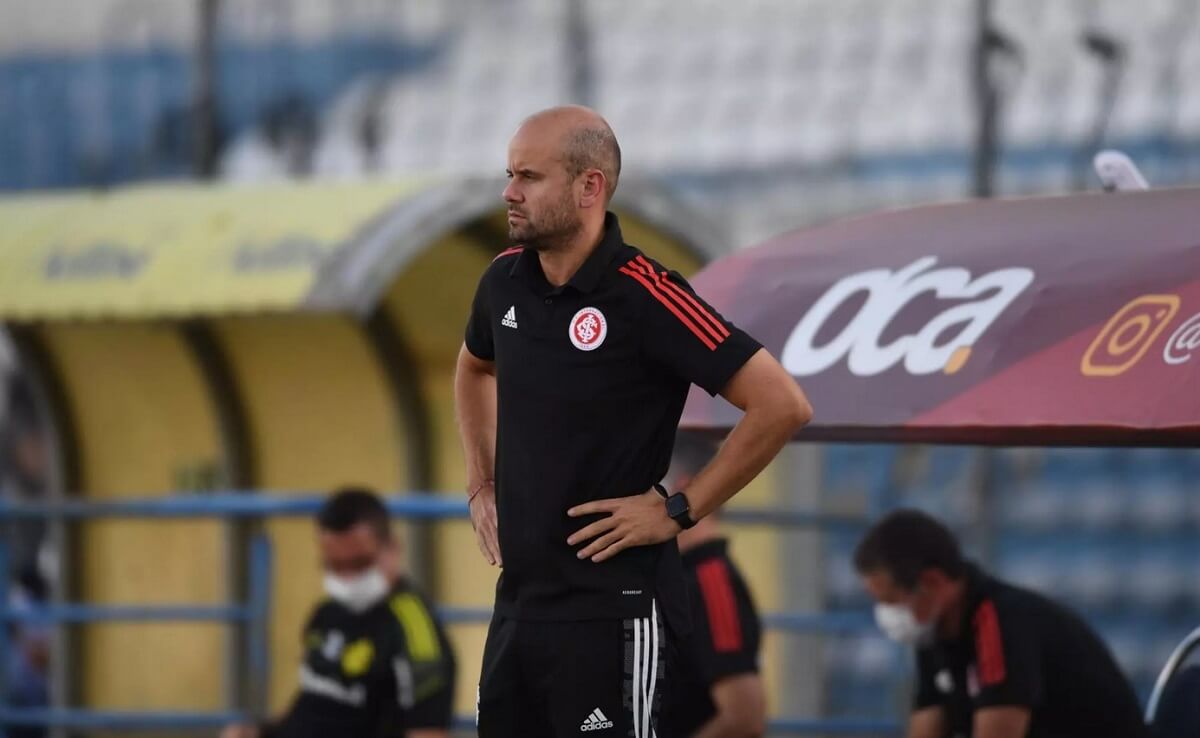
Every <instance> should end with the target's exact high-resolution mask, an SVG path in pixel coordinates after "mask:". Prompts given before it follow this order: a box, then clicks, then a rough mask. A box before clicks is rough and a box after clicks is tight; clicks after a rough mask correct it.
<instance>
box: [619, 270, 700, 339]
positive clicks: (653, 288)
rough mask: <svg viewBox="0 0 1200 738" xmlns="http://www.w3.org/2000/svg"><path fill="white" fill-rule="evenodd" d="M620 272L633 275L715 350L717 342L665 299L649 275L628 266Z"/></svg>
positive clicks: (655, 297) (685, 325)
mask: <svg viewBox="0 0 1200 738" xmlns="http://www.w3.org/2000/svg"><path fill="white" fill-rule="evenodd" d="M620 272H621V273H622V274H625V275H627V276H630V277H633V278H634V279H636V280H637V281H638V282H640V283H641V285H642V286H643V287H645V288H646V290H647V291H648V292H649V293H650V294H651V295H653V296H654V299H656V300H658V301H659V302H661V303H662V304H663V305H664V306H665V307H666V308H667V310H670V311H671V312H672V313H673V314H674V315H675V317H676V318H679V322H680V323H683V325H684V327H686V328H687V329H688V330H690V331H691V332H692V333H694V334H695V335H696V338H699V339H700V341H701V342H702V343H703V344H704V345H705V346H707V347H708V348H709V350H710V351H716V350H717V344H715V343H713V340H712V339H711V338H709V337H708V336H707V335H705V334H704V332H703V331H701V330H700V329H699V328H698V327H696V324H695V323H693V322H692V321H691V319H689V318H688V317H687V316H686V315H684V314H683V313H681V312H680V311H679V308H677V307H676V306H675V303H674V302H672V301H671V300H669V299H667V298H666V297H665V296H664V295H663V294H662V293H661V292H659V291H658V288H657V287H656V286H655V285H654V284H653V283H652V282H651V281H650V278H649V277H647V276H646V275H645V274H642V273H641V272H638V271H634V270H633V269H631V268H629V267H628V266H623V267H621V268H620Z"/></svg>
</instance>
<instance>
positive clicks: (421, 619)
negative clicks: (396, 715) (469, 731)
mask: <svg viewBox="0 0 1200 738" xmlns="http://www.w3.org/2000/svg"><path fill="white" fill-rule="evenodd" d="M390 605H391V608H392V612H393V614H394V615H395V616H396V619H397V620H398V621H399V623H400V626H401V628H402V629H403V631H404V641H405V645H406V649H405V653H403V654H399V655H397V656H396V660H395V662H394V664H393V668H394V669H395V670H396V679H397V699H398V700H399V702H400V704H399V707H400V710H401V712H403V714H404V726H405V732H404V735H405V738H448V737H449V735H450V728H451V721H452V720H453V710H454V683H455V678H456V675H457V668H456V664H455V658H454V651H453V649H452V648H451V646H450V640H449V638H447V636H446V632H445V630H444V629H443V628H442V625H441V623H439V622H438V621H437V619H436V618H435V617H434V615H433V611H432V609H431V608H430V607H429V603H428V602H426V601H425V599H424V598H423V597H421V596H420V595H418V594H416V593H415V592H405V593H402V594H399V595H396V596H394V597H393V598H392V600H391V602H390Z"/></svg>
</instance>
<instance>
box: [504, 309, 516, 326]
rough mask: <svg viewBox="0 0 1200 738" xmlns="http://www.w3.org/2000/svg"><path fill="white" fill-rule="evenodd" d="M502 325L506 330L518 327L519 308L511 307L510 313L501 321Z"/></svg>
mask: <svg viewBox="0 0 1200 738" xmlns="http://www.w3.org/2000/svg"><path fill="white" fill-rule="evenodd" d="M500 325H502V326H504V327H505V328H516V327H517V306H516V305H513V306H511V307H509V309H508V312H507V313H505V314H504V317H503V318H502V319H501V320H500Z"/></svg>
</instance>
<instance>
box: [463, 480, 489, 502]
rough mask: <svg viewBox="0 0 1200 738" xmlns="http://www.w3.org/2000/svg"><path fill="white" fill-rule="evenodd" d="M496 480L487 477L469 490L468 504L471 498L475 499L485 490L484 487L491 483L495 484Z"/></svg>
mask: <svg viewBox="0 0 1200 738" xmlns="http://www.w3.org/2000/svg"><path fill="white" fill-rule="evenodd" d="M495 482H496V480H495V479H485V480H483V481H482V482H480V483H479V486H478V487H476V488H475V489H473V490H471V491H470V492H467V504H468V505H469V504H471V500H473V499H475V497H476V496H478V495H479V493H480V492H482V491H483V488H484V487H486V486H488V485H489V484H494V483H495Z"/></svg>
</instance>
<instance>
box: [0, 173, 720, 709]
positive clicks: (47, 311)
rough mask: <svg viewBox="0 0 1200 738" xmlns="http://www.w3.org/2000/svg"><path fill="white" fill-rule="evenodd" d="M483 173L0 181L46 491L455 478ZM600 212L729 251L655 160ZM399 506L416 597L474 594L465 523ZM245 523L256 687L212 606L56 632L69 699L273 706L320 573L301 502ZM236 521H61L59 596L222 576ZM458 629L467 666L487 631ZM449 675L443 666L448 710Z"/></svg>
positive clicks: (487, 224) (157, 596)
mask: <svg viewBox="0 0 1200 738" xmlns="http://www.w3.org/2000/svg"><path fill="white" fill-rule="evenodd" d="M503 187H504V182H503V181H502V180H494V179H467V180H461V179H460V180H437V179H412V180H406V181H394V182H390V181H372V182H362V183H345V184H331V183H312V184H297V183H287V184H277V185H267V186H253V187H251V186H216V187H212V186H203V185H191V184H168V185H156V186H139V187H132V188H125V189H119V190H114V191H111V192H106V193H66V194H52V195H45V194H43V195H20V196H15V197H9V198H0V321H2V322H3V323H4V324H5V325H6V326H7V327H8V328H9V329H10V331H11V333H12V334H13V336H14V338H16V343H17V346H18V350H19V352H20V353H21V357H22V359H23V360H24V361H23V363H24V365H25V367H26V368H27V371H29V372H30V373H31V374H32V375H34V376H33V377H32V379H33V381H34V383H35V384H37V385H39V386H40V387H41V389H42V391H41V393H40V394H41V395H42V396H43V397H44V398H46V399H45V401H46V404H47V405H48V415H49V416H50V417H51V418H52V419H53V422H51V423H50V425H51V426H52V428H53V433H54V438H53V439H52V441H53V442H52V446H54V447H55V448H54V453H53V454H52V455H53V457H54V458H56V459H58V460H60V462H61V463H59V465H58V466H59V468H58V469H56V470H55V473H54V478H55V479H56V480H57V482H56V484H55V487H56V489H55V491H56V493H57V494H59V495H70V496H76V497H83V498H88V499H100V500H103V499H120V498H129V497H145V496H148V495H156V494H157V495H168V494H172V493H176V492H188V491H199V490H202V489H204V488H205V487H213V486H215V487H232V488H237V489H254V490H260V491H261V492H262V493H264V494H273V493H294V492H297V491H311V490H327V489H330V488H332V487H336V486H341V485H345V484H363V485H367V486H371V487H373V488H375V489H379V490H384V491H395V490H430V491H434V492H443V493H446V494H461V490H462V488H463V485H464V484H465V474H464V470H463V469H462V456H461V451H460V449H459V441H458V436H457V431H456V428H455V423H454V413H453V381H452V380H453V371H454V361H455V358H456V356H457V352H458V350H459V347H460V345H461V343H462V336H463V328H464V326H465V324H466V319H467V314H468V312H469V309H470V301H471V296H472V294H473V293H474V291H475V287H476V285H477V283H478V279H479V276H480V275H481V274H482V273H483V271H484V269H486V268H487V266H488V264H489V263H490V262H491V260H492V258H493V257H494V256H495V254H497V253H498V252H499V251H501V250H503V249H504V248H505V246H507V243H506V240H507V239H506V223H505V217H504V211H505V207H504V203H503V200H502V198H501V191H502V190H503ZM613 209H614V210H615V211H616V212H617V213H618V215H619V216H620V217H621V223H622V230H623V232H624V234H625V237H626V239H627V240H628V241H629V242H630V243H632V244H635V245H637V246H639V247H640V248H642V249H643V250H644V251H646V252H647V253H648V254H650V255H651V256H653V257H655V258H657V259H659V260H660V261H662V262H663V263H664V264H668V265H670V266H672V267H674V268H676V269H678V270H679V271H681V272H683V273H684V274H690V273H692V272H693V271H695V269H697V268H698V267H699V266H700V264H701V263H703V262H704V261H707V260H708V259H709V258H712V257H714V256H716V255H718V253H719V252H721V251H723V250H724V249H725V245H726V244H725V240H724V239H723V237H722V235H721V229H720V228H719V227H717V226H716V225H715V224H713V223H711V222H708V221H706V220H704V219H702V218H699V217H698V216H697V215H696V214H695V213H694V212H693V211H691V210H689V209H688V208H686V207H684V206H683V205H681V204H680V203H679V202H677V201H676V200H675V199H673V198H672V197H671V196H669V195H668V194H667V193H665V191H664V190H663V189H662V188H661V187H659V186H657V185H656V184H655V183H654V182H653V181H638V180H637V179H636V178H630V177H627V178H625V179H624V180H623V181H622V182H621V186H620V188H619V190H618V193H617V198H616V200H615V202H614V203H613ZM197 480H207V481H200V482H197ZM408 528H409V535H408V536H407V538H408V540H409V550H410V554H411V555H412V558H413V564H414V567H413V568H414V570H415V571H416V573H417V574H418V577H419V578H420V579H421V580H422V581H423V583H424V584H425V585H426V587H427V588H428V589H429V590H431V594H432V595H433V596H434V597H435V598H436V599H438V600H439V601H442V602H446V603H449V604H452V605H462V606H477V607H486V606H487V605H489V604H490V603H491V599H492V591H493V589H494V584H495V576H496V571H495V570H494V569H490V568H489V567H487V565H486V564H485V563H483V562H482V559H481V558H480V556H479V555H478V552H477V549H476V546H475V543H474V540H473V536H472V533H471V530H470V526H469V524H468V523H467V522H466V521H448V522H446V523H443V524H439V525H437V526H435V527H434V528H433V529H432V530H431V531H427V532H426V533H425V534H422V533H421V531H420V529H418V528H417V527H413V526H409V527H408ZM264 530H265V531H266V532H267V534H268V535H269V536H270V538H271V540H272V542H273V544H274V549H275V569H274V572H273V577H272V580H273V589H272V593H271V613H272V615H271V627H270V644H271V663H272V668H271V675H270V683H269V684H268V685H247V684H242V683H239V680H238V675H239V674H240V673H244V672H243V671H240V670H239V668H240V666H244V659H245V651H244V648H240V647H239V644H240V641H238V640H237V638H236V637H234V636H231V631H230V630H229V629H227V628H225V627H224V626H219V625H215V624H213V625H208V624H190V623H184V624H144V623H107V624H98V625H86V626H82V627H80V628H77V629H75V630H74V631H73V633H74V638H72V639H71V642H70V643H68V645H67V647H66V648H65V649H64V651H65V652H66V653H65V655H64V659H65V660H64V661H63V663H64V664H65V666H66V668H64V669H63V670H62V671H63V672H64V673H69V674H70V675H71V680H72V683H70V684H67V685H64V689H65V694H67V696H68V701H69V703H70V704H76V705H83V706H88V707H95V708H104V709H137V710H141V709H149V708H153V709H213V708H216V707H218V706H220V705H222V704H225V703H227V702H228V700H229V699H231V698H234V699H237V700H239V701H243V702H247V701H248V702H249V703H250V704H251V706H254V704H255V703H257V704H258V706H259V707H264V706H265V707H267V708H269V710H270V711H278V710H279V709H282V708H283V707H284V706H285V705H286V704H287V703H288V701H289V700H290V698H291V697H292V695H293V694H294V690H295V688H296V673H297V672H296V667H297V664H298V663H299V659H300V649H301V635H302V634H301V630H302V628H303V623H304V619H305V616H306V614H307V612H308V611H309V609H310V607H311V606H312V604H313V603H314V602H315V601H316V600H317V599H318V598H319V596H320V577H319V571H318V556H317V551H316V547H315V541H314V538H315V537H314V535H313V528H312V523H311V522H310V521H307V520H286V519H279V520H272V521H269V522H267V523H266V525H265V526H264ZM240 535H241V534H240V532H239V531H238V530H237V529H236V527H235V526H232V525H229V524H226V523H223V522H220V521H210V520H194V521H175V520H166V521H153V522H147V521H128V520H115V519H114V520H104V521H96V522H86V523H80V524H78V525H73V526H71V528H70V530H67V531H63V533H62V539H63V540H65V541H66V542H67V544H68V550H67V552H66V553H67V558H66V561H67V562H68V563H67V566H65V567H64V572H65V574H66V576H67V580H68V581H67V582H66V585H65V586H64V587H63V588H62V589H63V591H62V592H60V596H61V597H62V598H63V599H65V600H67V601H81V600H82V601H87V602H93V603H103V604H134V603H143V604H182V603H190V604H217V603H220V602H224V601H228V600H230V599H237V598H239V597H242V596H244V594H245V593H244V592H242V591H240V583H239V582H238V581H237V577H236V576H234V574H235V572H238V571H240V567H241V564H240V563H239V562H240V561H241V557H242V556H243V555H244V554H243V553H242V551H241V549H240V544H239V540H240V538H239V536H240ZM454 631H455V632H454V633H453V636H454V639H455V642H456V645H457V648H458V651H459V658H460V663H461V664H463V665H464V667H465V668H464V670H463V672H462V673H463V674H464V675H467V674H470V673H471V670H472V669H473V668H475V667H474V664H476V663H477V662H478V658H479V654H480V652H481V649H482V641H483V636H484V632H485V629H484V627H483V626H477V625H462V626H457V627H456V628H455V629H454ZM163 663H169V664H171V665H172V666H171V678H164V676H163V673H162V669H161V665H162V664H163ZM471 684H472V680H471V679H470V677H469V676H464V678H462V679H461V680H460V685H459V695H458V707H459V709H460V711H465V710H468V709H469V707H470V705H471V704H472V703H473V697H474V691H473V688H472V686H471ZM264 692H265V693H264ZM247 695H250V697H249V698H248V697H247ZM253 697H258V698H260V699H253ZM264 703H265V704H264Z"/></svg>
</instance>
